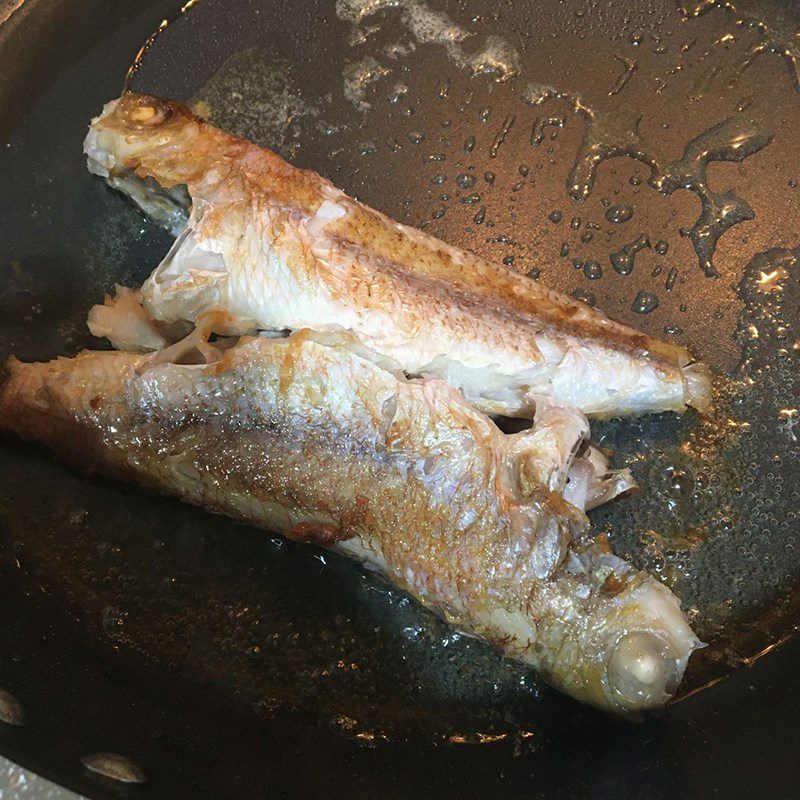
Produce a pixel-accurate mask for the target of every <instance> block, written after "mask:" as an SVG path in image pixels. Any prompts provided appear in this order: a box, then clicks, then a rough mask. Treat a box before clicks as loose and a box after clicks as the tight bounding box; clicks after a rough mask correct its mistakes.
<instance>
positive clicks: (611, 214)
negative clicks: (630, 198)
mask: <svg viewBox="0 0 800 800" xmlns="http://www.w3.org/2000/svg"><path fill="white" fill-rule="evenodd" d="M631 217H633V208H632V207H631V206H629V205H627V204H626V203H621V204H619V205H616V206H611V208H609V209H608V210H607V211H606V219H607V220H608V221H609V222H613V223H614V224H615V225H619V224H620V223H622V222H627V221H628V220H629V219H631Z"/></svg>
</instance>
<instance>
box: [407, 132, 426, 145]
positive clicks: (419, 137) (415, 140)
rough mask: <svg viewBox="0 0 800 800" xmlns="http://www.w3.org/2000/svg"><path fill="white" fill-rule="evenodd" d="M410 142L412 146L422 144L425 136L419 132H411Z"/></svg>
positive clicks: (409, 135) (409, 134)
mask: <svg viewBox="0 0 800 800" xmlns="http://www.w3.org/2000/svg"><path fill="white" fill-rule="evenodd" d="M408 141H409V142H411V144H420V143H421V142H424V141H425V134H424V133H420V132H419V131H410V132H409V133H408Z"/></svg>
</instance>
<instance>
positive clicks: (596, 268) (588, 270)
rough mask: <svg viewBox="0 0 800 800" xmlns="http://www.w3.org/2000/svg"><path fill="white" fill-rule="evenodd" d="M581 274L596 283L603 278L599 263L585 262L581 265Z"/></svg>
mask: <svg viewBox="0 0 800 800" xmlns="http://www.w3.org/2000/svg"><path fill="white" fill-rule="evenodd" d="M583 274H584V275H585V276H586V277H587V278H588V279H589V280H590V281H596V280H598V278H602V277H603V268H602V267H601V266H600V262H599V261H587V262H586V263H585V264H584V265H583Z"/></svg>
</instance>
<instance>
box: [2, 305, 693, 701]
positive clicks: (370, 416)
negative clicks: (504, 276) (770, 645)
mask: <svg viewBox="0 0 800 800" xmlns="http://www.w3.org/2000/svg"><path fill="white" fill-rule="evenodd" d="M214 322H215V321H213V320H206V321H204V325H203V326H201V328H200V329H198V331H196V332H195V333H193V334H191V335H190V336H189V337H188V338H187V339H186V340H185V341H184V342H181V343H178V344H176V345H173V346H171V347H170V348H167V349H166V350H163V351H161V352H159V353H156V354H151V355H138V354H133V353H125V352H100V353H91V352H85V353H82V354H80V355H79V356H78V357H77V358H74V359H58V360H56V361H52V362H50V363H48V364H21V363H19V362H18V361H16V360H13V359H12V360H11V361H9V364H8V372H9V377H8V379H7V380H6V382H5V384H4V385H3V386H2V387H0V430H7V431H12V432H14V433H16V434H18V435H20V436H22V437H24V438H27V439H32V440H36V441H41V442H44V443H45V444H48V445H49V446H51V447H53V448H55V449H56V450H58V451H60V452H62V453H65V454H67V455H69V456H72V457H73V458H78V459H80V460H83V461H84V462H89V463H90V464H91V465H92V467H93V468H94V469H96V470H98V471H102V472H106V473H111V474H114V475H117V476H119V477H123V478H127V479H132V480H135V481H137V482H139V483H141V484H144V485H147V486H150V487H153V488H155V489H158V490H160V491H163V492H167V493H170V494H175V495H177V496H179V497H181V498H182V499H184V500H186V501H188V502H190V503H195V504H197V505H201V506H203V507H204V508H207V509H209V510H212V511H219V512H222V513H225V514H228V515H230V516H232V517H234V518H236V519H240V520H243V521H246V522H250V523H253V524H255V525H260V526H263V527H266V528H269V529H271V530H275V531H278V532H280V533H283V534H285V535H286V536H288V537H290V538H293V539H297V540H300V541H303V542H313V543H315V544H319V545H322V546H325V547H333V548H334V549H336V550H337V551H338V552H341V553H343V554H345V555H347V556H349V557H352V558H356V559H359V560H362V561H366V562H368V563H369V564H371V565H372V566H373V567H375V568H377V569H379V570H381V571H382V572H384V573H385V574H386V575H387V576H388V577H389V578H390V579H391V580H393V581H394V582H395V583H396V584H398V585H399V586H401V587H402V588H404V589H406V590H407V591H409V592H410V593H411V594H413V595H414V596H415V597H417V598H418V599H419V600H420V601H421V602H422V603H423V604H425V605H426V606H428V607H429V608H432V609H434V610H436V611H438V612H439V613H440V614H442V615H443V616H445V617H446V618H447V619H448V620H449V621H450V622H451V623H453V624H454V625H457V626H458V627H460V628H462V629H463V630H465V631H468V632H471V633H474V634H477V635H479V636H482V637H484V638H485V639H487V640H489V641H491V642H493V643H495V644H496V645H498V646H499V647H500V648H502V649H503V651H504V652H505V653H506V654H507V655H508V656H510V657H513V658H518V659H521V660H523V661H524V662H526V663H528V664H531V665H532V666H534V667H536V668H537V669H539V670H541V672H542V673H543V674H544V676H545V677H546V678H547V679H548V680H549V681H550V682H552V683H553V684H554V685H555V686H557V687H559V688H561V689H562V690H563V691H565V692H567V693H569V694H571V695H573V696H574V697H577V698H578V699H580V700H583V701H586V702H589V703H592V704H594V705H596V706H598V707H599V708H602V709H605V710H609V711H614V712H617V713H631V712H637V711H641V710H643V709H647V708H651V707H654V706H658V705H660V704H662V703H663V702H664V701H665V700H666V699H667V698H668V697H669V696H670V695H671V694H672V692H674V690H675V688H676V686H677V683H678V681H679V680H680V677H681V675H682V674H683V670H684V667H685V665H686V661H687V659H688V657H689V655H690V654H691V652H692V650H693V648H694V647H696V646H697V644H698V642H697V639H696V638H695V636H694V634H693V633H692V631H691V629H690V628H689V626H688V624H687V623H686V620H685V618H684V617H683V614H682V613H681V611H680V607H679V604H678V601H677V600H676V598H675V597H674V595H672V593H671V592H670V591H669V590H668V589H667V588H666V587H664V586H662V585H661V584H659V583H658V582H656V581H655V580H653V578H651V577H650V576H648V575H647V574H646V573H642V572H636V571H634V570H633V569H632V568H631V567H630V566H629V565H627V564H626V563H625V562H623V561H621V560H620V559H618V558H616V557H615V556H613V555H612V554H611V553H610V552H609V551H608V549H607V547H604V546H603V545H602V543H598V542H594V541H593V540H592V539H591V538H590V537H589V535H588V530H587V529H588V525H587V520H586V518H585V516H584V515H583V514H582V513H581V512H580V511H578V510H577V509H576V508H575V507H573V506H571V505H570V504H569V503H566V502H565V501H564V500H563V499H562V498H561V497H560V496H559V495H557V494H556V493H554V492H552V491H551V490H550V489H549V488H548V486H547V485H546V483H545V482H544V481H545V480H546V475H547V474H548V473H549V471H550V467H551V461H552V458H551V457H552V455H553V454H552V452H550V451H549V448H548V446H547V445H546V442H545V439H546V437H545V439H542V437H541V436H538V435H537V430H536V426H534V428H533V429H532V430H530V431H525V432H522V433H518V434H514V435H504V434H502V433H501V432H500V431H499V430H498V429H497V427H496V426H495V425H494V424H493V423H492V422H491V420H489V419H488V418H487V417H485V416H484V415H483V414H481V413H479V412H477V411H476V410H475V409H473V408H472V407H470V406H469V405H468V404H467V403H465V402H464V400H463V398H462V397H461V395H460V394H459V393H458V392H457V391H456V390H455V389H453V388H452V387H450V386H449V385H448V384H446V383H445V382H443V381H441V380H412V381H409V380H407V379H406V378H405V377H403V375H402V374H400V373H397V372H394V371H393V370H392V369H391V366H390V365H388V364H386V362H385V359H382V358H381V357H380V356H378V355H376V354H374V353H371V352H369V351H367V350H365V348H363V346H362V345H360V344H358V343H357V342H355V341H354V340H353V339H352V338H350V337H347V336H342V335H339V334H327V335H321V334H317V333H312V332H311V331H301V332H299V333H297V334H295V335H293V336H292V337H290V338H288V339H267V338H263V337H256V338H243V339H242V340H240V341H239V342H238V343H233V342H223V343H216V344H214V345H212V344H209V343H208V342H207V341H206V339H207V336H208V331H209V329H210V328H211V327H212V324H213V323H214ZM222 323H224V320H223V319H221V318H220V319H218V320H216V324H222ZM231 345H232V346H231ZM176 361H178V362H187V361H189V362H197V361H199V362H200V363H175V362H176ZM206 362H207V363H206ZM572 457H573V456H572V455H570V456H569V459H571V458H572ZM557 466H565V467H566V468H568V467H569V464H566V465H557Z"/></svg>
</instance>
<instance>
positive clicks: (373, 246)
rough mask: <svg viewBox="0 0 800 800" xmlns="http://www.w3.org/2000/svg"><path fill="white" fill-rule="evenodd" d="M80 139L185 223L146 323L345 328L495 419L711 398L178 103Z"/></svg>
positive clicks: (538, 290) (116, 105)
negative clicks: (219, 312)
mask: <svg viewBox="0 0 800 800" xmlns="http://www.w3.org/2000/svg"><path fill="white" fill-rule="evenodd" d="M84 148H85V151H86V152H87V154H88V156H89V166H90V169H91V170H92V171H94V172H96V173H98V174H100V175H102V176H104V177H105V178H106V179H107V180H108V181H109V183H111V185H113V186H115V187H117V188H119V189H121V190H122V191H124V192H126V193H128V194H129V195H130V196H131V197H132V198H133V199H134V200H135V201H136V202H138V203H139V204H140V205H141V206H142V207H143V208H145V210H147V211H149V212H150V213H151V214H152V215H153V216H155V217H156V218H158V219H160V220H161V221H162V222H164V223H165V224H168V225H169V226H170V227H172V229H173V230H174V231H175V232H176V233H178V232H179V231H180V236H179V239H178V241H177V242H176V244H175V247H173V249H172V251H171V252H170V254H169V255H168V256H167V258H166V259H165V261H164V262H163V263H162V264H161V265H160V266H159V268H158V269H157V270H156V271H155V273H154V274H153V276H151V278H150V279H149V280H148V281H147V282H146V284H145V286H144V287H143V292H144V298H145V305H146V307H147V310H148V312H149V313H150V315H151V316H152V317H154V318H155V319H157V320H160V321H162V322H168V323H171V322H175V321H178V320H181V319H183V320H189V321H193V320H195V319H196V318H197V317H198V316H199V315H200V314H202V313H203V312H205V311H207V310H209V309H212V308H219V307H221V308H224V309H225V310H226V311H228V312H229V313H230V314H231V316H232V317H233V319H234V324H233V327H232V331H231V332H233V331H235V332H238V333H242V332H245V331H247V330H252V329H265V330H284V329H289V330H297V329H300V328H302V327H311V328H314V329H317V330H332V329H336V328H339V329H345V330H349V331H351V332H352V333H353V334H355V335H356V336H358V338H359V339H361V340H362V341H363V342H364V343H365V344H367V345H368V346H369V347H371V348H372V349H374V350H376V351H378V352H380V353H382V354H384V355H387V356H389V357H391V358H393V359H394V360H395V361H396V362H397V363H398V364H399V365H400V367H401V368H402V369H403V370H404V371H405V372H406V373H407V374H411V375H420V374H430V375H437V376H440V377H443V378H445V379H446V380H447V381H449V382H450V383H451V384H453V385H454V386H456V387H457V388H459V389H461V391H462V392H463V393H464V395H465V396H466V397H467V398H468V399H469V400H470V401H471V402H473V403H474V404H475V405H476V406H477V407H479V408H480V409H481V410H483V411H486V412H488V413H501V414H506V415H510V416H527V415H530V414H532V412H533V409H534V407H535V402H536V397H537V396H549V397H552V398H554V399H555V400H556V401H558V402H562V403H568V404H570V405H574V406H576V407H578V408H579V409H581V410H582V411H583V412H584V413H586V414H588V415H590V416H613V415H627V414H636V413H643V412H647V411H660V410H666V409H673V410H683V409H684V408H685V407H686V406H687V405H692V406H694V407H696V408H698V409H700V410H706V409H707V408H708V406H709V397H710V388H709V378H708V373H707V371H706V370H705V368H704V367H702V365H699V364H696V363H694V362H693V360H692V358H691V356H690V354H689V353H688V352H687V351H686V350H685V349H683V348H681V347H678V346H675V345H670V344H667V343H665V342H662V341H659V340H657V339H653V338H651V337H649V336H646V335H645V334H642V333H639V332H637V331H634V330H632V329H630V328H627V327H625V326H623V325H619V324H617V323H615V322H612V321H610V320H608V319H607V318H606V317H604V316H603V315H602V314H600V313H599V312H597V311H595V310H593V309H591V308H589V307H587V306H586V305H584V304H582V303H580V302H578V301H575V300H573V299H571V298H569V297H565V296H563V295H560V294H558V293H556V292H553V291H549V290H547V289H545V288H543V287H542V286H540V285H539V284H538V283H537V282H535V281H533V280H530V279H528V278H526V277H524V276H521V275H518V274H516V273H514V272H512V271H510V270H507V269H505V268H503V267H502V266H498V265H494V264H491V263H489V262H487V261H485V260H483V259H481V258H479V257H477V256H475V255H474V254H472V253H469V252H465V251H462V250H458V249H457V248H454V247H451V246H449V245H447V244H445V243H444V242H441V241H439V240H437V239H435V238H433V237H432V236H429V235H427V234H424V233H422V232H420V231H418V230H416V229H414V228H410V227H407V226H404V225H400V224H398V223H395V222H393V221H391V220H390V219H388V218H387V217H385V216H384V215H382V214H380V213H379V212H377V211H375V210H373V209H370V208H368V207H366V206H364V205H362V204H361V203H359V202H357V201H356V200H353V199H352V198H349V197H347V196H346V195H344V194H343V193H342V192H340V191H339V190H337V189H336V188H335V187H334V186H333V185H332V184H330V183H329V182H328V181H326V180H324V179H323V178H321V177H320V176H319V175H317V174H316V173H314V172H311V171H308V170H302V169H297V168H295V167H293V166H291V165H290V164H287V163H286V162H285V161H283V160H282V159H281V158H280V157H279V156H277V155H275V154H274V153H271V152H269V151H268V150H264V149H262V148H259V147H257V146H255V145H253V144H251V143H250V142H247V141H245V140H242V139H239V138H237V137H235V136H232V135H230V134H228V133H225V132H224V131H221V130H219V129H217V128H215V127H214V126H212V125H210V124H209V123H207V122H205V121H204V120H202V119H199V118H197V117H195V116H193V115H192V114H191V113H190V112H189V111H188V110H187V109H186V108H185V107H184V106H183V105H181V104H180V103H175V102H171V101H166V100H161V99H158V98H155V97H150V96H146V95H137V94H125V95H123V96H122V97H121V98H120V99H119V100H117V101H114V102H112V103H109V104H108V105H107V106H106V107H105V109H104V111H103V114H102V115H101V116H100V117H98V118H97V119H95V120H94V121H93V123H92V126H91V128H90V131H89V134H88V136H87V139H86V142H85V145H84ZM184 186H185V187H187V188H188V198H187V197H185V195H184V190H183V187H184ZM159 187H160V188H159ZM189 201H190V202H191V214H190V216H189V220H188V224H187V225H186V226H185V227H183V225H184V220H185V212H184V210H183V206H184V205H188V203H189Z"/></svg>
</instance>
